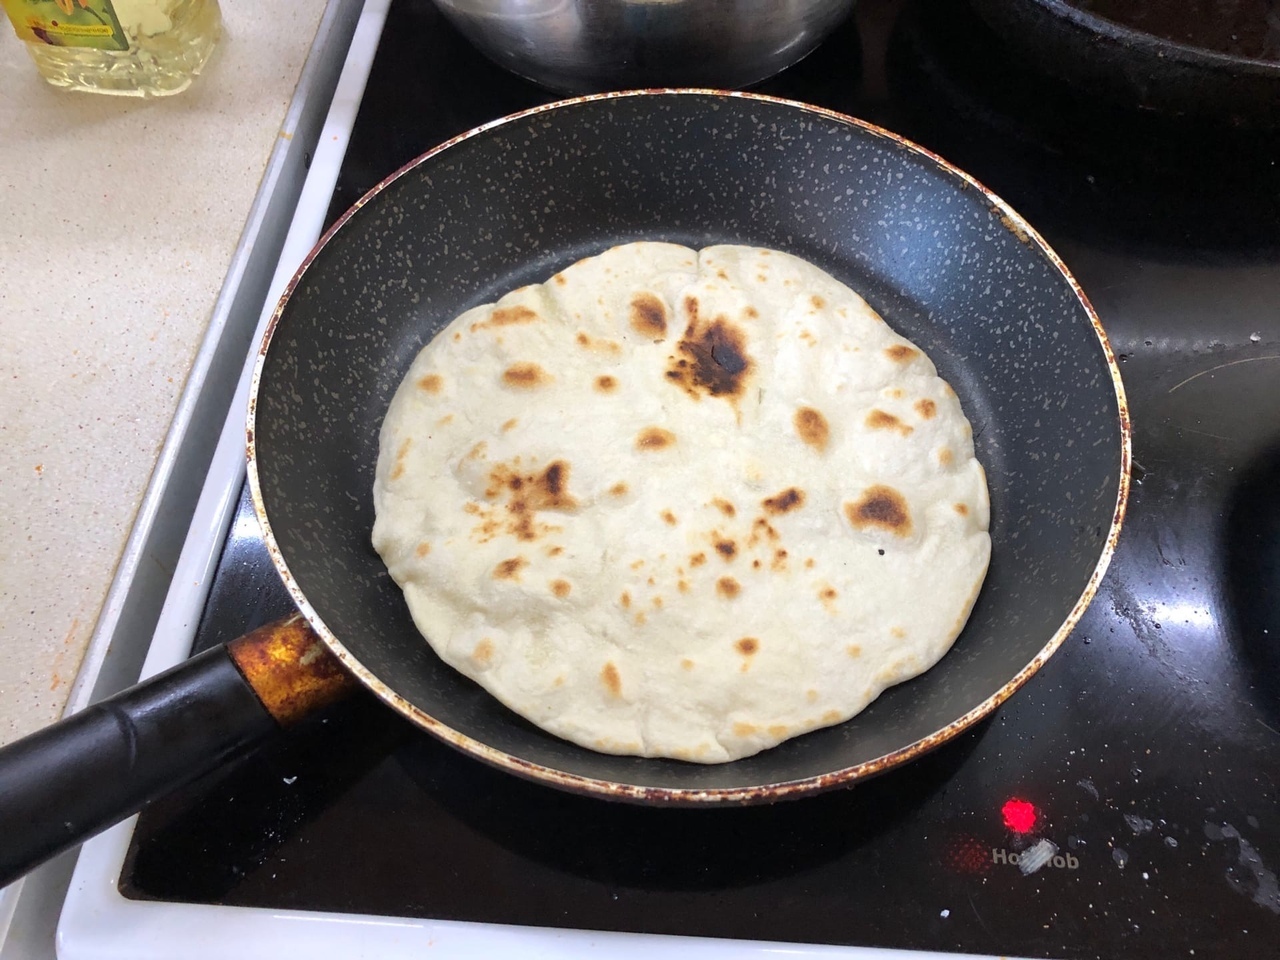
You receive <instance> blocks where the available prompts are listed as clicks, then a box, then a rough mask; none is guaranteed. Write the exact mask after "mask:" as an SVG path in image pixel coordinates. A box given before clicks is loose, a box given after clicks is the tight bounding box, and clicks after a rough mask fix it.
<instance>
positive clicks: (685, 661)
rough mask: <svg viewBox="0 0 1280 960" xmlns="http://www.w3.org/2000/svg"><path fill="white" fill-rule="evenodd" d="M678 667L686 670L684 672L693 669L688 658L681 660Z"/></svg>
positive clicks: (691, 662)
mask: <svg viewBox="0 0 1280 960" xmlns="http://www.w3.org/2000/svg"><path fill="white" fill-rule="evenodd" d="M680 666H682V667H684V669H686V670H692V669H693V661H692V660H690V659H689V658H688V657H685V658H683V659H682V660H681V661H680Z"/></svg>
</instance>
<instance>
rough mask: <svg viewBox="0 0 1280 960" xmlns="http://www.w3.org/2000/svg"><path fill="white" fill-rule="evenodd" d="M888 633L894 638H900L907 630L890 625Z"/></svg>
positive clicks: (904, 635)
mask: <svg viewBox="0 0 1280 960" xmlns="http://www.w3.org/2000/svg"><path fill="white" fill-rule="evenodd" d="M889 635H890V636H891V637H893V638H894V639H896V640H901V639H903V638H904V637H906V635H907V631H905V630H903V629H902V628H901V627H891V628H890V630H889Z"/></svg>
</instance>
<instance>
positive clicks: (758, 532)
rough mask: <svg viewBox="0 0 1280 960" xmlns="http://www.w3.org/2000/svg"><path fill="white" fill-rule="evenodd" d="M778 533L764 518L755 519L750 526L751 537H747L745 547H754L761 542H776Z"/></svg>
mask: <svg viewBox="0 0 1280 960" xmlns="http://www.w3.org/2000/svg"><path fill="white" fill-rule="evenodd" d="M777 539H778V531H777V530H775V529H774V527H773V524H771V523H770V522H769V521H768V520H766V519H765V518H764V517H756V519H755V523H753V524H751V535H750V536H749V537H747V546H748V547H754V546H755V545H756V544H758V543H759V542H760V541H761V540H777Z"/></svg>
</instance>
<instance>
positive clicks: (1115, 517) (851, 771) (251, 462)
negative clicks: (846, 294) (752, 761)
mask: <svg viewBox="0 0 1280 960" xmlns="http://www.w3.org/2000/svg"><path fill="white" fill-rule="evenodd" d="M670 96H701V97H708V98H719V99H728V98H733V99H741V100H748V101H755V102H760V103H767V104H770V105H774V106H783V107H787V108H789V109H793V110H796V111H798V112H800V113H802V114H810V115H813V116H816V117H821V118H823V119H826V120H830V121H834V122H836V123H838V124H842V125H846V126H851V127H855V128H858V129H860V130H862V131H863V132H864V133H869V134H871V135H872V136H875V137H878V138H881V139H884V140H887V141H889V142H891V143H893V144H895V145H897V146H898V147H900V148H903V149H905V150H907V151H908V152H910V153H913V154H915V155H916V156H918V157H921V158H923V159H926V160H928V161H929V162H930V163H931V164H933V165H934V166H936V167H937V168H939V169H940V170H941V171H942V172H944V173H946V174H948V175H950V176H951V177H953V178H955V179H956V180H958V181H960V183H961V185H962V189H963V188H965V187H968V188H972V189H975V190H977V191H979V192H981V194H982V195H983V197H984V198H985V199H986V201H987V202H988V203H989V204H990V206H991V209H992V212H993V214H995V215H996V217H997V219H998V220H999V221H1000V222H1001V223H1002V224H1003V225H1004V226H1005V227H1006V228H1007V229H1008V230H1009V231H1010V232H1011V233H1013V234H1014V235H1015V236H1016V237H1017V238H1018V239H1019V240H1021V241H1022V242H1024V243H1027V244H1029V245H1033V246H1035V247H1036V248H1038V249H1039V251H1040V253H1041V254H1042V255H1043V256H1044V257H1045V258H1046V259H1047V260H1048V261H1049V263H1050V264H1051V265H1052V266H1053V267H1054V268H1055V269H1056V270H1057V272H1058V273H1059V274H1060V275H1061V276H1062V277H1063V279H1064V280H1066V282H1067V284H1068V285H1069V286H1070V288H1071V290H1072V292H1073V293H1074V295H1075V297H1076V299H1077V300H1078V301H1079V303H1080V305H1081V306H1082V307H1083V309H1084V311H1085V313H1086V315H1087V316H1088V318H1089V322H1090V325H1091V326H1092V329H1093V332H1094V335H1095V336H1096V337H1097V339H1098V343H1099V346H1100V347H1101V348H1102V352H1103V356H1104V358H1105V360H1106V363H1107V367H1108V371H1109V372H1110V374H1111V383H1112V387H1113V389H1114V390H1115V396H1116V404H1117V412H1118V418H1119V421H1120V423H1119V425H1120V448H1121V449H1120V477H1119V483H1118V490H1117V494H1116V503H1115V508H1114V511H1113V513H1112V519H1111V525H1110V528H1109V530H1108V532H1107V537H1106V539H1105V541H1104V544H1103V549H1102V553H1101V555H1100V557H1099V558H1098V562H1097V563H1096V564H1095V566H1094V569H1093V572H1092V574H1091V575H1090V577H1089V580H1088V582H1087V583H1086V584H1085V587H1084V589H1083V591H1082V592H1081V594H1080V596H1079V597H1078V598H1077V600H1076V602H1075V604H1074V606H1073V607H1072V609H1071V611H1070V612H1069V613H1068V615H1067V617H1066V619H1065V620H1064V621H1063V623H1062V625H1061V626H1060V627H1059V628H1058V629H1057V630H1056V631H1055V632H1054V634H1053V636H1051V637H1050V638H1049V640H1048V642H1047V643H1045V645H1044V646H1043V647H1041V649H1040V650H1039V652H1038V653H1037V654H1036V655H1035V656H1034V657H1033V658H1032V659H1031V661H1030V662H1029V663H1027V665H1026V666H1024V667H1023V668H1022V669H1021V670H1020V671H1019V672H1018V673H1017V674H1015V675H1014V677H1013V678H1012V679H1011V680H1009V681H1007V682H1006V683H1005V684H1004V685H1003V686H1001V687H1000V689H999V690H997V691H996V692H995V693H993V694H992V695H991V696H989V697H988V698H986V699H985V700H983V701H982V702H981V703H979V704H978V705H977V706H975V707H973V708H972V709H971V710H969V711H968V712H967V713H965V714H964V715H963V716H961V717H959V718H958V719H956V720H954V721H952V722H951V723H950V724H948V725H947V726H945V727H943V728H942V729H940V730H937V731H935V732H934V733H931V734H929V735H928V736H925V737H922V738H920V739H919V740H916V741H915V742H913V743H911V744H908V745H907V746H905V747H902V748H899V749H898V750H894V751H892V752H890V753H887V754H884V755H883V756H880V757H877V758H875V759H872V760H868V761H864V762H863V763H859V764H855V765H853V766H849V767H845V768H842V769H840V770H835V771H831V772H829V773H824V774H819V775H815V776H811V777H804V778H800V779H794V780H784V781H779V782H776V783H770V784H761V785H754V786H748V787H715V788H707V789H695V788H689V787H649V786H643V785H640V784H628V783H618V782H614V781H609V780H601V779H597V778H593V777H585V776H582V775H579V774H572V773H567V772H565V771H562V770H557V769H554V768H552V767H547V766H544V765H542V764H538V763H533V762H531V761H528V760H524V759H521V758H520V757H517V756H514V755H512V754H509V753H507V752H505V751H503V750H499V749H496V748H494V747H492V746H490V745H488V744H486V743H483V742H481V741H479V740H476V739H475V738H473V737H470V736H468V735H466V734H464V733H462V732H460V731H458V730H455V729H453V728H452V727H450V726H448V725H447V724H444V723H442V722H441V721H439V720H437V719H436V718H434V717H432V716H431V715H430V714H428V713H426V712H425V711H423V710H421V709H420V708H418V707H417V706H415V705H414V704H412V703H410V702H409V701H408V700H406V699H405V698H404V697H402V696H401V695H400V694H398V693H397V692H396V691H395V690H393V689H392V688H391V687H390V686H389V685H388V684H386V683H385V682H384V681H382V680H381V679H380V678H378V677H377V676H376V675H375V674H374V673H373V672H372V671H370V670H369V669H368V668H366V667H365V666H364V665H363V664H362V663H361V662H360V661H359V660H358V659H357V658H356V657H355V656H354V655H353V654H352V653H351V652H350V651H349V650H347V648H346V647H345V646H344V645H343V644H342V642H341V641H340V640H339V639H338V637H337V635H336V634H335V633H334V632H333V631H332V630H330V629H329V627H328V626H326V624H325V623H324V621H323V619H322V618H321V617H320V615H319V614H318V613H317V612H316V610H315V609H314V608H313V607H312V606H311V604H310V603H309V602H308V600H307V598H306V596H305V595H304V593H303V591H302V588H301V586H300V585H299V584H298V582H297V581H296V580H295V579H294V577H293V575H292V573H291V572H290V570H289V566H288V563H287V562H286V560H285V558H284V554H283V552H282V551H281V549H280V546H279V544H278V542H277V541H276V538H275V534H274V532H273V530H272V527H271V522H270V519H269V518H268V516H267V510H266V503H265V500H264V498H263V495H262V487H261V481H260V478H259V476H258V464H257V450H256V427H257V407H258V391H259V388H260V385H261V382H262V373H263V370H264V367H265V363H266V358H267V354H268V353H269V352H270V348H271V344H272V342H273V341H274V335H275V332H276V330H277V329H278V327H279V323H280V319H281V317H282V315H283V312H284V309H285V307H286V306H287V305H288V302H289V300H290V298H291V297H292V295H293V293H294V291H295V290H296V289H297V287H298V285H299V283H300V282H301V281H302V279H303V277H304V275H305V274H306V272H307V270H308V269H309V268H310V266H311V264H312V263H313V262H314V261H315V259H316V257H317V256H318V255H319V253H320V251H321V250H322V249H323V248H324V247H325V246H326V244H327V243H328V242H329V241H330V240H331V239H332V237H333V236H334V235H335V234H336V233H337V232H338V231H339V230H340V229H341V228H342V227H343V225H344V224H346V223H347V221H348V220H350V219H351V218H352V217H353V216H355V215H356V214H357V213H358V211H359V210H360V209H362V208H363V207H364V206H365V205H366V204H367V203H369V202H370V201H371V200H373V199H374V198H375V197H377V196H378V195H379V194H380V193H381V192H382V191H383V190H385V189H386V188H387V187H388V186H390V185H391V184H392V183H393V182H395V181H396V180H398V179H399V178H400V177H402V176H404V175H405V174H407V173H408V172H410V171H411V170H414V169H416V168H417V167H418V166H420V165H422V164H424V163H426V162H428V161H430V160H431V159H432V158H434V157H435V156H437V155H438V154H440V153H442V152H444V151H446V150H448V149H449V148H450V147H453V146H455V145H457V144H459V143H462V142H464V141H467V140H470V139H472V138H473V137H477V136H480V135H483V134H484V133H486V132H488V131H490V130H493V129H496V128H498V127H501V126H504V125H507V124H511V123H515V122H518V121H521V120H524V119H526V118H529V117H533V116H537V115H539V114H543V113H549V112H552V111H556V110H564V109H571V108H573V107H574V106H577V105H579V104H584V103H594V102H601V101H611V100H623V99H629V98H638V97H670ZM246 457H247V464H246V470H247V474H248V479H249V490H250V497H251V499H252V502H253V510H254V513H255V515H256V516H257V519H258V522H259V524H260V525H261V527H262V534H263V541H264V543H265V544H266V547H267V551H268V553H269V554H270V556H271V560H272V563H273V564H274V565H275V567H276V570H277V572H278V573H279V575H280V577H281V579H282V580H283V582H284V584H285V587H286V589H287V590H288V591H289V595H290V597H291V598H292V599H293V601H294V603H295V604H296V605H297V607H298V610H299V611H300V612H301V613H302V615H303V616H304V617H306V619H307V621H308V623H310V625H311V628H312V629H313V630H314V631H315V633H316V635H317V636H319V637H320V639H321V640H322V641H323V642H324V644H325V646H326V647H328V649H329V650H330V652H331V653H332V654H333V655H334V656H335V657H337V659H338V660H339V661H340V662H341V663H342V664H343V665H344V667H345V668H346V669H347V670H348V671H349V672H350V673H351V674H352V675H353V676H355V677H356V679H358V680H359V681H360V682H361V683H362V684H363V685H364V686H365V687H367V688H368V689H369V690H370V691H371V692H373V694H374V695H375V696H377V697H378V698H379V699H380V700H382V701H383V702H384V703H386V704H387V705H388V706H389V707H391V708H392V709H394V710H395V711H396V712H397V713H399V714H400V715H402V716H404V717H406V718H408V719H410V720H411V721H412V722H413V723H414V724H416V725H417V726H418V727H420V728H422V729H424V730H426V731H427V732H428V733H431V734H432V735H433V736H435V737H437V738H438V739H440V740H443V741H444V742H446V743H448V744H450V745H451V746H453V747H455V748H457V749H459V750H461V751H462V752H463V753H466V754H468V755H470V756H472V757H475V758H477V759H479V760H482V761H484V762H486V763H488V764H490V765H492V766H495V767H498V768H501V769H504V770H507V771H508V772H511V773H514V774H516V775H517V776H521V777H524V778H526V779H530V780H534V781H537V782H541V783H546V784H549V785H552V786H555V787H559V788H561V789H564V790H568V791H570V792H574V793H579V794H587V795H593V796H598V797H606V798H611V799H619V800H627V801H631V802H637V803H648V804H667V805H685V806H704V805H710V804H747V803H772V802H774V801H776V800H783V799H790V798H794V797H799V796H807V795H810V794H814V793H819V792H822V791H824V790H829V789H832V788H835V787H839V786H844V785H847V784H851V783H853V782H855V781H858V780H862V779H866V778H868V777H871V776H874V775H876V774H879V773H882V772H884V771H886V770H889V769H891V768H893V767H896V766H899V765H901V764H903V763H905V762H907V761H909V760H912V759H914V758H916V757H918V756H921V755H923V754H925V753H927V752H929V751H930V750H932V749H934V748H935V747H938V746H940V745H942V744H943V743H945V742H947V741H949V740H951V739H952V738H954V737H955V736H957V735H958V734H960V733H961V732H963V731H964V730H966V729H968V728H969V727H971V726H972V725H973V724H975V723H977V722H978V721H979V720H981V719H982V718H984V717H986V716H988V715H989V714H990V713H992V712H993V711H994V710H995V709H996V708H997V707H999V706H1000V705H1001V704H1002V703H1004V701H1005V700H1007V699H1008V698H1009V697H1010V696H1012V695H1013V694H1014V693H1015V692H1016V691H1017V690H1018V689H1019V688H1021V687H1022V686H1023V685H1024V684H1025V683H1026V682H1027V681H1028V680H1029V679H1030V678H1031V677H1032V676H1033V675H1034V674H1035V673H1036V672H1037V671H1038V670H1039V669H1040V667H1042V666H1043V665H1044V664H1045V662H1047V661H1048V659H1049V658H1050V657H1051V656H1052V655H1053V654H1054V653H1055V652H1056V651H1057V650H1058V648H1059V647H1060V646H1061V645H1062V644H1063V642H1064V641H1065V640H1066V638H1067V636H1068V635H1069V634H1070V633H1071V631H1072V630H1073V629H1074V627H1075V625H1076V623H1077V622H1078V621H1079V619H1080V617H1081V616H1082V615H1083V614H1084V611H1085V610H1086V608H1087V607H1088V606H1089V603H1090V602H1091V601H1092V600H1093V597H1094V595H1095V594H1096V592H1097V590H1098V587H1099V585H1100V583H1101V581H1102V577H1103V575H1104V574H1105V573H1106V571H1107V568H1108V567H1109V566H1110V563H1111V558H1112V556H1113V554H1114V552H1115V548H1116V544H1117V541H1118V539H1119V536H1120V530H1121V527H1122V525H1123V521H1124V516H1125V512H1126V508H1127V504H1128V497H1129V484H1130V470H1131V464H1132V426H1131V422H1130V417H1129V408H1128V401H1127V398H1126V394H1125V389H1124V383H1123V381H1122V379H1121V376H1120V367H1119V364H1118V363H1117V361H1116V357H1115V354H1114V352H1113V351H1112V348H1111V342H1110V340H1109V338H1108V337H1107V334H1106V331H1105V330H1104V329H1103V326H1102V322H1101V320H1100V319H1099V317H1098V315H1097V312H1096V311H1095V310H1094V308H1093V305H1092V303H1090V301H1089V298H1088V297H1087V296H1086V295H1085V293H1084V291H1083V289H1081V287H1080V284H1079V283H1078V282H1077V280H1076V278H1075V276H1074V275H1073V274H1072V273H1071V271H1070V270H1069V269H1068V268H1067V266H1066V264H1065V263H1064V262H1063V261H1062V258H1061V257H1059V256H1058V254H1057V253H1056V252H1055V251H1054V250H1053V249H1052V248H1051V247H1050V246H1049V244H1048V243H1047V242H1046V241H1045V240H1044V238H1043V237H1041V236H1040V234H1039V233H1038V232H1037V231H1036V230H1035V228H1034V227H1032V226H1031V224H1029V223H1028V222H1027V221H1026V220H1024V219H1023V218H1022V216H1021V215H1020V214H1018V213H1017V211H1015V210H1014V209H1013V208H1012V207H1010V206H1009V204H1008V203H1006V202H1005V201H1004V200H1003V199H1001V198H1000V197H998V196H997V195H996V194H995V193H993V192H992V191H991V190H989V189H988V188H987V187H985V186H984V185H983V184H981V183H980V182H978V181H977V180H976V179H974V178H973V177H972V176H971V175H970V174H968V173H965V172H964V171H963V170H961V169H960V168H958V167H956V166H954V165H953V164H951V163H949V162H948V161H946V160H944V159H943V158H942V157H940V156H938V155H937V154H935V153H933V152H932V151H930V150H928V149H927V148H925V147H922V146H920V145H919V144H917V143H914V142H913V141H911V140H908V139H906V138H905V137H902V136H900V135H898V134H896V133H893V132H892V131H889V130H886V129H885V128H883V127H880V126H877V125H875V124H872V123H869V122H867V121H865V120H860V119H858V118H856V117H851V116H848V115H846V114H842V113H839V112H837V111H834V110H828V109H826V108H824V107H818V106H814V105H812V104H807V103H802V102H800V101H796V100H787V99H783V98H780V97H771V96H767V95H764V94H758V93H748V92H743V91H733V90H715V89H710V88H699V87H689V88H662V87H659V88H648V89H641V90H623V91H615V92H609V93H600V94H590V95H585V96H578V97H570V98H567V99H563V100H557V101H553V102H551V103H547V104H543V105H540V106H536V107H533V108H531V109H528V110H522V111H519V112H517V113H513V114H509V115H507V116H504V117H500V118H498V119H496V120H493V121H490V122H488V123H485V124H481V125H480V126H478V127H475V128H473V129H471V130H468V131H466V132H464V133H462V134H459V135H458V136H456V137H452V138H450V139H449V140H446V141H444V142H443V143H441V144H439V145H438V146H436V147H434V148H432V149H431V150H428V151H427V152H425V153H423V154H421V155H420V156H418V157H416V158H414V159H413V160H411V161H409V162H408V163H406V164H404V165H403V166H401V167H400V168H399V169H398V170H396V171H394V172H393V173H391V174H390V175H389V176H387V177H385V178H384V179H383V180H382V181H380V182H379V183H378V184H377V185H376V186H374V187H373V188H372V189H371V190H369V191H368V192H367V193H366V194H365V195H364V196H362V197H361V198H360V199H359V200H357V201H356V202H355V203H354V204H353V205H352V206H351V207H350V209H348V210H347V211H346V212H344V213H343V214H342V215H341V216H340V217H339V218H338V219H337V220H336V221H335V222H334V223H333V225H332V226H331V227H329V229H328V230H326V231H325V233H324V235H323V236H321V238H320V239H319V240H318V241H317V242H316V245H315V246H314V247H313V248H312V250H311V251H310V252H309V253H308V254H307V256H306V257H305V258H304V260H303V262H302V264H301V265H300V266H299V267H298V269H297V271H296V272H295V273H294V275H293V277H292V278H291V279H290V280H289V283H288V284H287V285H286V287H285V290H284V292H283V294H282V295H281V297H280V300H279V301H278V303H277V304H276V307H275V310H274V311H273V312H272V315H271V319H270V320H269V322H268V324H267V329H266V331H265V333H264V335H263V338H262V341H261V343H260V344H259V346H258V352H257V357H256V359H255V362H254V367H253V377H252V381H251V384H250V394H249V406H248V416H247V422H246Z"/></svg>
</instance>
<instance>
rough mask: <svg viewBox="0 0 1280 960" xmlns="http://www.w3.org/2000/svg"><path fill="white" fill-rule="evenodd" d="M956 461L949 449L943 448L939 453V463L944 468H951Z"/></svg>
mask: <svg viewBox="0 0 1280 960" xmlns="http://www.w3.org/2000/svg"><path fill="white" fill-rule="evenodd" d="M954 459H955V455H954V454H952V452H951V450H950V448H949V447H943V448H942V449H941V450H939V451H938V463H940V464H942V465H943V466H944V467H949V466H951V462H952V461H953V460H954Z"/></svg>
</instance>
